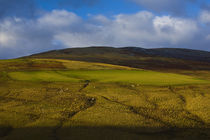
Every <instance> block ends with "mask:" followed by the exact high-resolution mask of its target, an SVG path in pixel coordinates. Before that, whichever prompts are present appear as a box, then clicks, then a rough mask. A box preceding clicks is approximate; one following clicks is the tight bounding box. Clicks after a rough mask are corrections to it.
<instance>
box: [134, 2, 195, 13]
mask: <svg viewBox="0 0 210 140" xmlns="http://www.w3.org/2000/svg"><path fill="white" fill-rule="evenodd" d="M131 1H133V2H135V3H137V4H139V5H140V6H142V7H144V8H147V9H148V10H153V11H155V12H169V13H171V14H182V13H185V12H186V11H185V9H186V6H187V4H189V3H192V2H196V1H197V0H131Z"/></svg>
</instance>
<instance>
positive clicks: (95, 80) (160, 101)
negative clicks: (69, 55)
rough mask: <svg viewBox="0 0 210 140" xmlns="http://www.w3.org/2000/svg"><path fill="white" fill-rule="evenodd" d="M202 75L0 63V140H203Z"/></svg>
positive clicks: (207, 133)
mask: <svg viewBox="0 0 210 140" xmlns="http://www.w3.org/2000/svg"><path fill="white" fill-rule="evenodd" d="M209 75H210V72H209V71H205V72H204V71H182V72H181V71H179V74H178V73H165V72H155V71H147V70H142V69H133V68H129V67H123V66H117V65H109V64H102V63H87V62H77V61H68V60H55V59H26V60H24V59H16V60H6V61H5V60H4V61H0V139H2V140H28V139H31V140H42V139H43V140H67V139H76V140H77V139H91V140H98V139H104V140H106V139H122V140H123V139H125V140H128V139H130V140H135V139H136V140H139V139H160V140H163V139H183V140H185V139H209V138H210V104H209V103H210V81H209Z"/></svg>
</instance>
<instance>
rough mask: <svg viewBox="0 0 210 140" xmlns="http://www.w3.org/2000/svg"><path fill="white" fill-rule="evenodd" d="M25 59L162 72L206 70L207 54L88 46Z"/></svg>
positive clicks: (208, 64) (209, 65) (209, 60)
mask: <svg viewBox="0 0 210 140" xmlns="http://www.w3.org/2000/svg"><path fill="white" fill-rule="evenodd" d="M28 57H29V58H53V59H67V60H78V61H86V62H101V63H107V64H115V65H123V66H129V67H134V68H142V69H151V70H163V71H166V70H176V69H181V70H210V52H205V51H198V50H189V49H173V48H172V49H170V48H160V49H143V48H136V47H125V48H113V47H88V48H70V49H64V50H53V51H49V52H44V53H40V54H34V55H31V56H28ZM28 57H27V58H28Z"/></svg>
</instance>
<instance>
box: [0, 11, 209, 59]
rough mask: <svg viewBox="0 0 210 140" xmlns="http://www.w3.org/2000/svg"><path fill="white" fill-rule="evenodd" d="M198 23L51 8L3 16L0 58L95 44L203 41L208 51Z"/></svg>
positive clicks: (152, 44)
mask: <svg viewBox="0 0 210 140" xmlns="http://www.w3.org/2000/svg"><path fill="white" fill-rule="evenodd" d="M197 24H198V22H197V21H194V20H191V19H185V18H176V17H171V16H156V15H154V14H152V13H151V12H148V11H142V12H138V13H135V14H119V15H115V16H113V17H112V18H108V17H105V16H103V15H95V16H94V15H91V16H89V18H88V19H86V20H83V19H82V18H81V17H79V16H77V15H76V14H74V13H72V12H68V11H65V10H54V11H52V12H49V13H45V14H44V15H42V16H41V17H39V18H37V19H23V18H6V19H4V20H1V21H0V58H11V57H18V56H23V55H29V54H32V53H37V52H41V51H46V50H51V49H60V48H64V47H67V48H68V47H86V46H97V45H104V46H138V47H145V48H149V47H160V46H161V47H188V48H196V49H199V47H202V43H203V44H205V45H203V47H204V48H203V49H206V50H208V48H206V47H207V46H206V44H207V43H208V42H199V40H206V39H205V38H206V36H207V35H208V34H210V31H209V30H206V31H205V32H203V30H204V29H202V26H198V25H197ZM201 32H202V34H201ZM197 37H199V38H200V39H197V40H196V39H195V38H197ZM202 38H203V39H202ZM195 44H196V45H195Z"/></svg>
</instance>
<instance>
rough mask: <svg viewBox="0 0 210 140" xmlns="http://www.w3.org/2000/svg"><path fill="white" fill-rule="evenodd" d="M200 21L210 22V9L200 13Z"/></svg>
mask: <svg viewBox="0 0 210 140" xmlns="http://www.w3.org/2000/svg"><path fill="white" fill-rule="evenodd" d="M200 21H201V22H202V23H204V24H210V11H207V10H203V11H202V12H201V14H200Z"/></svg>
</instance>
